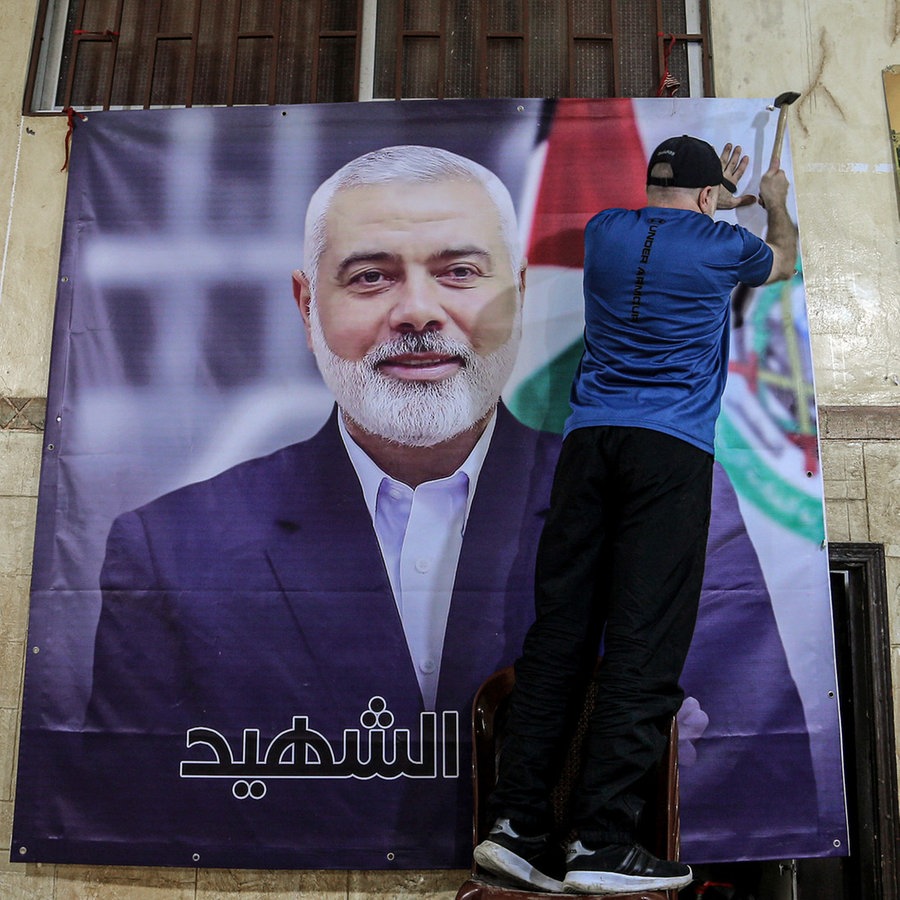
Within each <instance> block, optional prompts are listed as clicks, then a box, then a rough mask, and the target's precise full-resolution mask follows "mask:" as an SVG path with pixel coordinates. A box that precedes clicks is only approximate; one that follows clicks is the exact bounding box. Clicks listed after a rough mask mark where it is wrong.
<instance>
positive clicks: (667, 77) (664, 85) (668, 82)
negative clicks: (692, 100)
mask: <svg viewBox="0 0 900 900" xmlns="http://www.w3.org/2000/svg"><path fill="white" fill-rule="evenodd" d="M667 36H668V37H669V38H671V40H670V41H669V43H668V45H667V46H665V47H664V48H663V74H662V77H661V78H660V79H659V85H658V86H657V88H656V96H657V97H662V96H663V92H664V91H666V90H668V92H669V96H670V97H674V96H675V94H677V93H678V88H680V87H681V82H680V81H679V80H678V79H677V78H675V76H674V75H672V74H671V73H670V72H669V57H670V56H671V55H672V48H673V47H674V46H675V44H676V43H677V40H678V39H677V38H676V37H675V35H674V34H670V35H667ZM658 37H666V35H663V34H662V32H660V33H659V35H658Z"/></svg>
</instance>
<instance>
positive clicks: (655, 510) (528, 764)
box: [491, 426, 713, 845]
mask: <svg viewBox="0 0 900 900" xmlns="http://www.w3.org/2000/svg"><path fill="white" fill-rule="evenodd" d="M712 467H713V458H712V456H710V455H709V454H708V453H706V452H704V451H703V450H700V449H699V448H697V447H694V446H692V445H691V444H688V443H686V442H684V441H681V440H679V439H677V438H674V437H671V436H669V435H666V434H663V433H661V432H656V431H651V430H648V429H643V428H626V427H606V426H604V427H596V428H580V429H576V430H575V431H573V432H572V433H571V434H570V435H569V436H568V437H567V438H566V440H565V442H564V443H563V447H562V451H561V454H560V459H559V463H558V465H557V469H556V474H555V477H554V483H553V492H552V499H551V507H550V512H549V515H548V518H547V522H546V524H545V526H544V531H543V534H542V536H541V542H540V546H539V550H538V560H537V570H536V585H535V611H536V619H535V622H534V624H533V625H532V627H531V628H530V630H529V632H528V634H527V636H526V638H525V643H524V648H523V651H522V656H521V658H520V659H519V660H518V661H517V663H516V688H515V690H514V692H513V696H512V700H511V711H510V720H509V724H508V730H507V739H506V740H505V742H504V745H503V749H502V753H501V757H500V776H499V779H498V784H497V787H496V790H495V791H494V793H493V794H492V797H491V811H492V812H493V813H494V814H495V815H497V816H508V817H509V818H511V819H512V820H513V822H514V823H517V824H519V825H520V826H521V827H523V828H525V829H527V830H537V831H543V830H544V829H545V828H546V827H548V824H549V794H550V790H551V788H552V785H553V783H554V781H555V779H556V777H557V776H558V768H559V766H560V764H561V758H562V755H563V753H564V750H565V745H566V744H567V742H568V736H567V728H568V727H569V725H570V723H571V721H572V719H573V715H574V714H575V713H576V710H577V709H580V707H581V704H582V699H583V695H584V690H585V688H586V685H587V682H588V680H589V678H590V676H591V674H592V673H593V669H594V666H595V663H596V659H597V655H598V651H599V649H600V645H601V639H602V656H603V661H602V664H601V666H600V669H599V673H598V681H599V691H598V701H597V705H596V707H595V709H594V712H593V714H592V717H591V720H590V725H589V730H588V737H587V744H586V750H585V753H584V757H583V763H584V765H583V772H582V781H581V784H580V787H579V788H578V789H577V790H576V794H575V799H574V805H573V818H574V821H573V824H574V825H575V827H576V828H577V829H578V831H579V834H580V836H581V838H582V840H584V841H585V843H587V844H589V845H590V844H591V843H593V844H599V843H608V842H612V843H618V842H626V843H628V842H631V841H633V840H635V839H636V838H637V835H638V832H639V821H640V815H641V812H642V809H643V806H644V797H643V795H642V790H641V784H642V782H643V781H645V776H646V775H647V773H648V772H649V771H650V770H652V769H653V767H654V765H655V764H656V763H657V762H658V760H659V759H660V757H661V755H662V752H663V750H664V748H665V742H666V736H667V727H668V720H669V718H670V717H671V716H672V715H673V714H674V713H675V712H676V711H677V710H678V708H679V706H680V705H681V701H682V699H683V692H682V691H681V689H680V687H679V685H678V679H679V677H680V676H681V671H682V668H683V666H684V661H685V658H686V656H687V652H688V648H689V646H690V642H691V637H692V635H693V631H694V624H695V621H696V617H697V606H698V601H699V597H700V589H701V585H702V581H703V567H704V561H705V556H706V541H707V535H708V532H709V513H710V499H711V493H712Z"/></svg>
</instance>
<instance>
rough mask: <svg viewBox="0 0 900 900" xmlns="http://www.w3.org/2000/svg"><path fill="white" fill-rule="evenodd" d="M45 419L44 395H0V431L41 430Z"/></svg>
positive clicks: (45, 402)
mask: <svg viewBox="0 0 900 900" xmlns="http://www.w3.org/2000/svg"><path fill="white" fill-rule="evenodd" d="M46 419H47V398H46V397H0V431H30V432H41V431H43V430H44V423H45V421H46Z"/></svg>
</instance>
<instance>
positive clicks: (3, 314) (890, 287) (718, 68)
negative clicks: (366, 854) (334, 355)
mask: <svg viewBox="0 0 900 900" xmlns="http://www.w3.org/2000/svg"><path fill="white" fill-rule="evenodd" d="M710 5H711V11H712V29H713V51H714V54H715V80H716V91H717V93H718V95H719V96H723V97H724V96H736V97H769V96H772V97H774V96H775V95H777V94H778V93H780V92H781V91H783V90H798V91H802V92H803V97H802V98H801V100H799V101H798V102H797V104H795V106H794V107H793V108H792V110H791V120H790V123H791V124H790V129H791V141H792V148H793V155H794V171H795V177H796V181H797V193H798V200H799V208H800V216H801V227H802V232H803V254H804V265H805V272H806V279H807V288H808V294H809V304H810V318H811V328H812V333H813V353H814V359H815V365H816V380H817V385H818V393H819V402H820V404H821V405H823V406H824V407H826V416H827V417H828V419H829V422H833V427H829V428H828V429H827V430H826V431H825V433H824V440H823V459H824V467H825V480H826V493H827V505H828V514H829V520H828V527H829V537H830V538H831V539H832V540H853V541H876V542H881V543H884V544H885V545H886V551H887V554H888V573H887V575H888V587H889V591H890V592H891V604H892V631H891V634H892V648H893V658H894V678H895V681H896V683H898V684H900V500H898V499H897V498H900V425H898V424H897V423H896V421H895V419H897V418H900V416H896V417H895V416H894V415H893V413H894V410H891V409H882V410H880V411H879V415H878V416H877V421H874V422H873V421H870V420H868V419H865V417H864V416H863V415H862V414H861V411H859V410H858V409H853V407H857V406H868V407H889V406H891V405H893V404H900V316H898V315H897V305H898V292H900V290H898V287H897V285H898V283H900V278H898V276H900V271H898V269H900V267H898V255H897V243H898V238H900V216H898V204H897V196H896V190H895V186H894V180H893V175H892V174H891V169H890V162H891V158H890V144H889V140H888V132H887V123H886V118H885V106H884V99H883V94H882V85H881V70H882V69H883V68H884V67H885V66H888V65H892V64H898V63H900V41H898V37H900V12H898V8H897V4H896V3H895V2H893V0H856V2H855V3H853V4H848V3H846V0H818V2H815V3H814V2H812V0H806V2H804V3H797V4H784V3H782V2H780V0H778V2H775V0H744V2H742V3H740V4H738V3H734V2H728V0H711V3H710ZM36 7H37V0H5V2H4V19H3V28H2V29H0V896H2V897H10V898H23V900H24V898H35V900H37V898H42V900H43V898H51V897H52V898H56V900H76V898H97V900H106V898H128V900H131V898H162V897H166V898H179V900H180V898H185V900H193V898H198V900H199V898H202V900H211V898H220V897H228V896H233V895H237V894H240V895H241V896H242V897H266V898H274V897H285V898H287V897H292V898H322V900H331V898H334V900H338V898H348V900H349V898H353V900H361V898H363V897H366V898H395V900H402V898H406V897H410V898H412V897H417V898H447V900H449V898H452V897H453V896H454V895H455V891H456V887H457V886H458V884H459V883H460V881H461V877H462V873H459V872H432V873H403V874H391V873H356V872H351V873H346V872H330V873H303V872H244V871H237V872H231V871H209V870H186V869H121V868H120V869H113V868H87V867H77V866H40V865H27V866H21V865H16V866H12V865H11V864H9V863H7V862H6V861H5V860H6V857H7V854H8V848H9V844H10V831H11V816H12V787H13V783H14V782H13V769H14V760H15V746H16V734H17V728H18V714H19V705H20V694H21V673H22V667H23V660H24V655H25V628H26V618H27V591H28V581H29V575H30V567H31V544H32V532H33V527H34V513H35V502H36V494H37V474H38V465H39V457H40V448H41V431H40V428H41V425H42V419H41V417H42V414H43V408H42V406H41V404H40V398H42V397H43V396H44V394H45V391H46V380H47V368H48V357H49V347H50V334H51V325H52V316H53V299H54V295H55V280H56V277H57V263H58V253H59V233H60V227H61V224H62V211H63V204H64V199H65V176H64V175H61V174H59V171H58V170H59V167H60V165H61V163H62V158H63V137H64V134H65V123H64V121H63V120H62V119H60V118H28V119H24V118H23V117H22V116H21V114H20V109H21V96H22V90H23V85H24V82H25V73H26V66H27V61H28V49H29V47H30V42H31V32H32V27H33V21H34V14H35V10H36ZM33 398H36V399H33ZM27 401H31V402H30V403H29V402H27ZM824 418H825V417H823V419H824ZM897 718H898V721H900V715H898V716H897Z"/></svg>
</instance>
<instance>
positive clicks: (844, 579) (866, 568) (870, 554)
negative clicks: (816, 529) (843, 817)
mask: <svg viewBox="0 0 900 900" xmlns="http://www.w3.org/2000/svg"><path fill="white" fill-rule="evenodd" d="M828 555H829V564H830V569H831V583H832V603H833V610H832V611H833V616H834V629H835V645H836V656H837V678H838V689H839V693H840V704H841V705H840V714H841V729H842V742H843V748H844V761H845V773H846V774H845V780H846V785H847V807H848V810H847V811H848V820H849V826H850V856H849V857H843V858H840V859H830V860H800V861H798V873H797V874H798V879H797V887H798V898H800V900H806V898H813V897H815V898H817V900H818V898H823V900H824V898H826V897H828V898H842V900H851V898H853V900H856V898H872V900H875V898H878V900H900V846H898V842H900V825H898V809H897V759H896V741H895V732H894V709H893V698H892V693H891V654H890V630H889V622H888V599H887V580H886V576H885V561H884V546H883V545H882V544H862V543H859V544H857V543H831V544H829V545H828Z"/></svg>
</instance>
